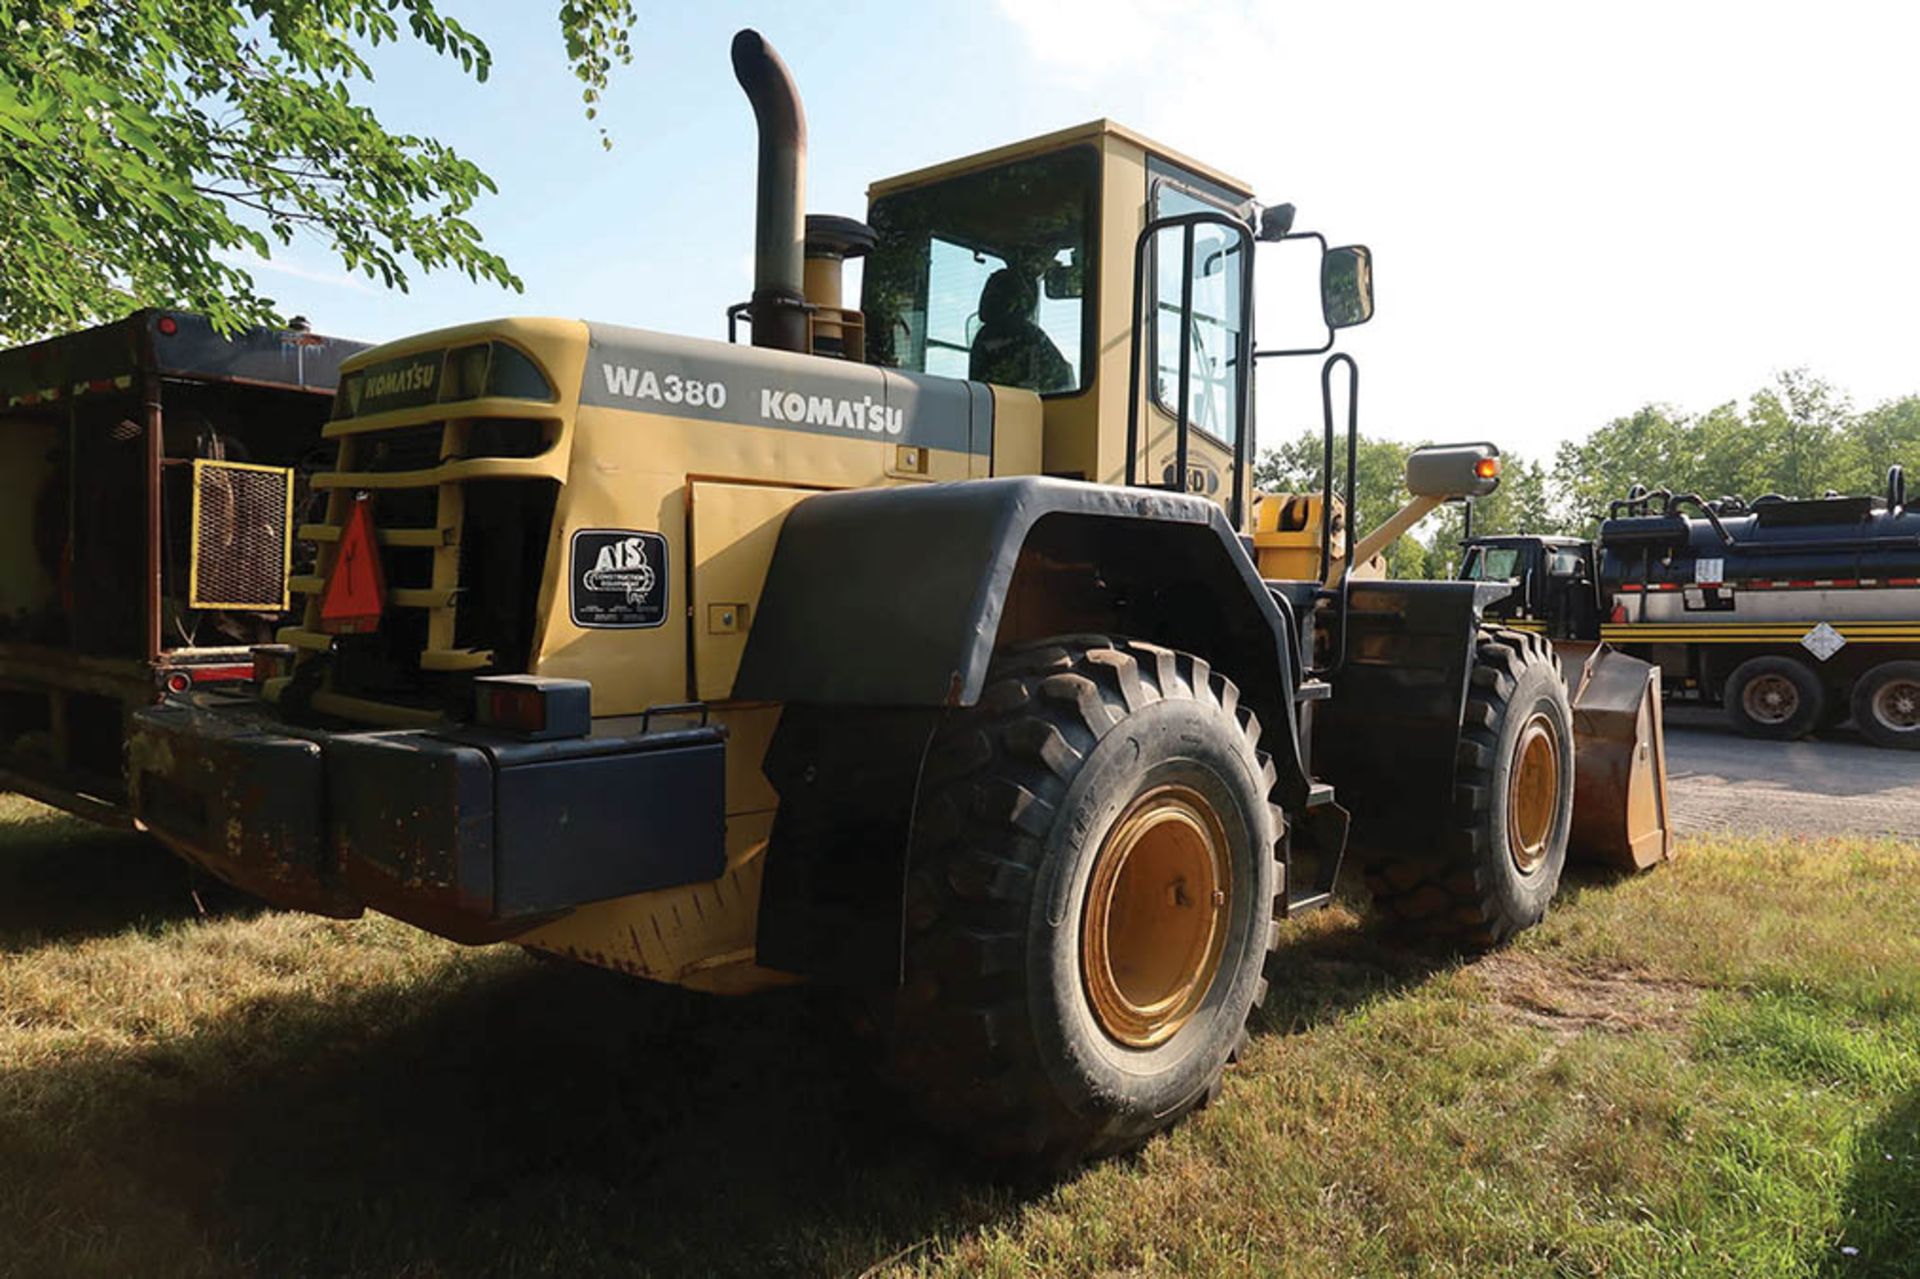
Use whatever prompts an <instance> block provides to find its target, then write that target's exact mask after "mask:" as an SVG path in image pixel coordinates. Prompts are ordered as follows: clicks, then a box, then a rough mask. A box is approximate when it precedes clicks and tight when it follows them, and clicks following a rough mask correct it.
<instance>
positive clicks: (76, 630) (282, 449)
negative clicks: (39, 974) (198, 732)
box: [0, 310, 364, 824]
mask: <svg viewBox="0 0 1920 1279" xmlns="http://www.w3.org/2000/svg"><path fill="white" fill-rule="evenodd" d="M295 325H296V327H293V328H290V329H266V328H256V329H249V330H243V331H240V332H237V333H234V334H232V335H230V336H225V337H223V336H221V335H220V334H219V333H217V332H215V331H214V329H213V327H212V325H211V324H209V323H208V321H207V320H206V319H205V317H203V316H199V315H194V314H190V313H187V312H181V311H165V310H148V311H139V312H136V313H134V314H133V315H130V316H128V317H127V318H126V319H124V320H121V321H119V322H118V323H114V324H105V325H101V326H100V327H98V328H93V329H86V330H83V331H81V332H78V333H71V334H67V335H65V336H62V337H56V338H49V339H47V340H46V341H43V342H36V343H33V344H31V345H28V346H21V347H15V348H13V349H11V350H7V351H0V789H6V790H15V791H19V792H20V793H22V794H25V795H30V796H32V797H34V798H35V799H39V800H42V801H44V802H46V803H49V804H53V805H56V806H58V807H60V808H64V809H67V810H68V811H70V812H74V813H78V814H80V815H81V816H84V817H90V818H93V819H95V820H98V821H106V822H111V823H115V824H124V823H126V822H127V820H128V819H127V812H126V798H127V792H126V781H125V775H124V762H123V756H124V743H125V740H126V734H125V727H126V719H127V715H128V714H129V713H130V711H131V710H132V709H133V708H135V707H139V706H143V705H145V704H147V703H149V702H151V701H153V700H154V699H155V698H156V697H157V696H158V695H159V693H160V692H161V691H162V690H163V689H167V688H170V687H171V688H173V689H175V690H180V689H185V688H189V687H192V686H193V685H195V684H203V683H210V682H218V681H225V680H236V679H245V678H247V677H248V675H249V674H250V673H251V663H252V657H251V654H250V652H249V648H250V646H252V645H254V644H259V643H266V642H271V641H272V639H273V637H274V631H275V628H277V627H278V626H279V625H280V624H281V623H282V622H283V621H284V620H285V617H286V613H287V610H288V607H289V597H288V579H289V577H290V576H292V575H293V574H296V573H299V572H301V571H302V569H303V567H304V566H306V565H310V564H311V561H312V558H313V548H312V546H311V545H310V544H303V543H302V542H301V541H300V540H299V538H298V536H297V531H298V527H299V525H300V523H301V522H302V521H303V519H304V514H305V507H306V505H307V502H308V498H309V477H310V476H311V474H312V473H313V472H314V470H316V469H318V468H320V467H321V466H323V465H324V464H326V463H327V461H328V460H329V456H330V451H329V450H326V449H323V447H322V445H321V440H320V428H321V426H322V425H323V424H324V423H325V422H326V420H327V416H328V414H329V412H330V411H331V408H332V403H333V390H334V385H335V383H336V382H337V381H338V379H339V370H340V361H341V360H343V359H345V358H346V357H347V356H349V355H351V354H353V353H354V352H356V351H359V350H361V349H363V345H364V344H362V343H358V342H348V341H344V340H342V339H339V338H329V337H322V336H321V335H319V334H317V333H312V332H309V331H307V330H306V329H305V328H304V327H301V326H300V325H299V322H298V321H296V322H295Z"/></svg>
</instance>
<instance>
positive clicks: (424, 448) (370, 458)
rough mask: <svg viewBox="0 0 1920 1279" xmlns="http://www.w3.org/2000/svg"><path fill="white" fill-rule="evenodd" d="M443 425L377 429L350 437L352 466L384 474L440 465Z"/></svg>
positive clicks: (444, 428) (438, 423)
mask: <svg viewBox="0 0 1920 1279" xmlns="http://www.w3.org/2000/svg"><path fill="white" fill-rule="evenodd" d="M445 436H446V427H445V425H444V424H443V423H440V422H427V423H425V424H423V425H420V426H403V427H400V428H398V429H397V430H392V431H379V432H375V433H373V434H369V435H363V436H360V437H358V438H357V439H355V440H354V447H353V469H354V470H356V471H376V472H379V473H381V474H387V473H389V472H393V471H431V470H432V469H433V468H434V467H436V466H438V465H440V448H441V441H442V440H443V439H444V438H445Z"/></svg>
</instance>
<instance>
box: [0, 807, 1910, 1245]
mask: <svg viewBox="0 0 1920 1279" xmlns="http://www.w3.org/2000/svg"><path fill="white" fill-rule="evenodd" d="M209 904H210V905H214V906H215V907H216V909H215V911H214V913H213V914H212V915H210V916H208V917H205V918H202V917H200V916H199V915H198V914H197V912H196V909H195V906H194V902H193V899H192V897H191V896H190V895H189V891H188V880H187V877H186V873H185V871H184V869H183V868H181V867H180V866H179V865H178V864H176V863H174V862H172V861H171V860H169V859H167V858H165V857H164V856H162V855H160V854H158V853H156V852H155V851H154V850H153V849H151V848H150V847H148V846H147V845H145V844H144V843H142V842H141V841H139V840H137V839H134V838H132V837H116V836H108V835H102V834H99V833H96V832H94V831H92V830H90V829H88V828H86V827H83V826H81V825H78V824H77V823H73V822H70V821H67V820H65V819H62V818H57V817H54V816H52V815H50V814H48V813H46V811H45V810H42V809H37V808H34V807H33V806H31V805H27V804H25V803H23V802H21V801H17V800H11V799H7V800H0V1273H6V1274H19V1275H35V1276H38V1275H65V1274H108V1275H175V1274H181V1275H189V1274H190V1275H200V1274H208V1275H229V1274H257V1275H265V1276H298V1275H332V1274H367V1275H410V1276H470V1275H480V1274H508V1275H536V1274H550V1273H565V1274H583V1273H663V1274H672V1273H692V1274H709V1273H713V1274H738V1275H763V1274H774V1273H800V1274H815V1273H821V1274H843V1273H844V1274H860V1273H862V1272H864V1271H868V1270H869V1269H871V1270H872V1271H873V1272H874V1273H908V1274H919V1273H928V1274H969V1275H970V1274H976V1273H986V1274H995V1275H1037V1274H1046V1275H1053V1274H1110V1275H1157V1274H1164V1273H1170V1272H1190V1273H1197V1274H1237V1273H1248V1272H1251V1273H1264V1274H1285V1275H1329V1276H1332V1275H1341V1276H1346V1275H1376V1274H1380V1275H1388V1274H1411V1275H1436V1276H1437V1275H1459V1276H1505V1275H1554V1276H1573V1275H1608V1276H1616V1275H1617V1276H1633V1275H1727V1276H1743V1277H1754V1276H1776V1275H1807V1276H1867V1275H1874V1276H1913V1275H1920V850H1915V849H1912V848H1909V847H1904V846H1899V845H1893V844H1879V845H1873V844H1797V845H1786V846H1781V845H1769V844H1762V843H1758V842H1753V843H1720V844H1713V845H1700V844H1695V845H1693V846H1690V847H1687V848H1686V849H1685V855H1684V858H1683V860H1682V861H1681V862H1679V863H1678V864H1676V865H1674V866H1671V867H1668V868H1665V869H1662V870H1660V871H1659V872H1657V873H1655V874H1652V875H1649V876H1646V877H1643V878H1639V879H1634V880H1627V881H1604V882H1596V881H1589V882H1584V883H1581V884H1578V885H1576V886H1574V888H1573V889H1572V891H1571V892H1570V894H1569V895H1568V897H1567V898H1566V900H1564V901H1563V903H1562V905H1561V906H1560V907H1559V908H1557V910H1556V912H1555V914H1554V915H1553V917H1552V918H1551V920H1550V921H1549V923H1548V924H1547V925H1546V926H1545V927H1543V928H1541V929H1539V930H1537V931H1536V932H1535V933H1533V934H1531V935H1529V936H1528V937H1526V938H1525V939H1524V940H1523V941H1522V942H1521V943H1520V944H1518V945H1516V946H1514V947H1513V948H1511V949H1510V950H1508V951H1506V952H1503V953H1501V954H1499V955H1495V956H1492V957H1488V958H1483V959H1480V960H1477V961H1473V962H1467V963H1458V962H1453V961H1447V960H1442V959H1436V958H1433V957H1429V956H1422V955H1420V954H1418V953H1415V952H1409V951H1406V950H1402V949H1398V948H1395V947H1392V946H1390V945H1388V944H1386V942H1385V941H1384V940H1383V939H1382V938H1381V937H1379V936H1377V935H1375V934H1374V933H1373V932H1371V931H1370V930H1369V929H1367V928H1366V927H1365V926H1363V925H1361V924H1358V923H1357V922H1356V921H1355V919H1354V917H1353V916H1352V915H1351V914H1349V913H1347V912H1345V911H1342V910H1335V911H1330V912H1327V913H1326V914H1324V915H1322V916H1319V917H1317V918H1315V919H1313V920H1311V921H1309V922H1307V923H1305V924H1303V925H1300V926H1297V927H1295V928H1294V929H1293V931H1292V932H1291V933H1290V934H1289V937H1288V939H1287V943H1286V953H1285V955H1284V957H1283V960H1282V964H1281V968H1280V971H1281V973H1282V977H1281V980H1280V981H1278V982H1277V983H1276V985H1275V990H1274V996H1273V998H1272V999H1271V1000H1270V1002H1269V1004H1268V1007H1267V1009H1266V1011H1265V1012H1264V1013H1263V1014H1262V1016H1261V1019H1260V1021H1259V1024H1258V1029H1259V1031H1260V1033H1259V1034H1258V1036H1257V1037H1256V1039H1255V1041H1254V1044H1253V1047H1252V1049H1251V1051H1250V1053H1249V1054H1248V1056H1247V1058H1246V1060H1245V1061H1244V1062H1243V1064H1242V1065H1241V1066H1240V1067H1239V1068H1238V1069H1237V1070H1236V1071H1235V1072H1234V1074H1233V1076H1232V1077H1231V1080H1230V1084H1229V1086H1228V1088H1227V1090H1226V1093H1225V1095H1224V1097H1223V1098H1222V1099H1221V1101H1220V1102H1219V1103H1218V1104H1216V1105H1215V1106H1214V1107H1212V1108H1211V1109H1210V1110H1208V1111H1206V1112H1204V1113H1203V1114H1201V1115H1200V1116H1198V1117H1197V1118H1196V1119H1195V1120H1193V1121H1192V1122H1189V1123H1187V1124H1186V1125H1184V1126H1183V1127H1181V1128H1180V1129H1179V1130H1177V1131H1176V1132H1175V1133H1173V1134H1172V1135H1171V1136H1169V1137H1167V1138H1163V1139H1161V1140H1158V1141H1156V1142H1154V1143H1153V1144H1152V1145H1151V1146H1150V1147H1148V1149H1147V1150H1146V1151H1145V1152H1144V1153H1143V1154H1141V1155H1140V1156H1139V1157H1138V1158H1137V1159H1134V1160H1130V1161H1126V1162H1121V1163H1114V1164H1108V1165H1105V1166H1101V1167H1096V1168H1092V1169H1089V1170H1086V1171H1084V1172H1082V1173H1080V1174H1079V1175H1077V1176H1076V1177H1073V1178H1071V1179H1069V1180H1068V1181H1066V1182H1064V1183H1061V1184H1058V1185H1054V1186H1050V1187H1025V1188H1016V1187H1008V1186H999V1185H994V1184H990V1183H988V1182H986V1181H984V1180H982V1179H980V1178H979V1177H978V1176H977V1175H976V1174H974V1173H973V1172H971V1171H970V1170H969V1169H967V1168H966V1167H964V1166H961V1165H959V1164H957V1163H956V1162H954V1161H952V1160H950V1159H948V1158H946V1157H945V1156H944V1154H943V1152H942V1151H941V1150H940V1149H939V1148H938V1147H937V1146H936V1145H934V1144H932V1143H931V1142H929V1141H928V1140H926V1139H924V1138H923V1137H921V1136H920V1135H919V1134H918V1133H917V1132H915V1131H914V1130H912V1129H911V1128H909V1127H907V1126H906V1125H904V1124H903V1123H902V1122H901V1120H900V1118H899V1112H898V1111H897V1110H896V1109H895V1108H894V1107H893V1106H892V1105H891V1104H890V1103H889V1102H888V1101H887V1100H886V1099H885V1098H884V1097H880V1096H876V1095H874V1094H873V1093H872V1092H871V1091H870V1090H869V1089H868V1088H867V1086H866V1085H865V1084H864V1083H863V1082H862V1076H861V1074H860V1072H859V1070H858V1069H857V1067H856V1063H855V1061H854V1059H853V1056H852V1054H851V1052H850V1051H849V1050H848V1049H847V1048H846V1047H845V1045H844V1044H843V1043H842V1042H841V1039H840V1037H839V1035H838V1033H837V1031H836V1023H835V1020H834V1018H833V1017H832V1015H831V1013H830V1011H829V1009H828V1007H827V1005H826V1004H825V1002H824V1001H823V1000H822V999H821V998H820V997H818V996H813V995H809V994H807V993H806V992H804V991H792V992H784V993H782V994H780V995H778V996H775V997H770V998H762V999H757V1000H751V1001H745V1002H720V1001H709V1000H705V999H702V998H698V997H694V996H688V995H684V994H681V993H679V992H676V991H671V990H660V989H653V988H649V987H646V986H644V985H640V984H638V983H632V982H627V981H623V980H621V979H618V978H614V977H611V976H607V975H603V974H600V973H596V972H591V971H585V970H576V969H572V968H568V967H565V966H560V965H554V964H546V963H540V962H536V961H534V960H532V959H530V958H527V957H525V956H523V955H522V954H521V953H519V952H518V951H515V950H512V949H495V950H481V951H475V950H461V949H459V948H456V947H453V946H451V945H447V944H445V943H441V942H438V941H435V940H433V939H430V938H427V937H425V936H423V935H421V934H418V933H415V932H413V931H412V930H410V929H407V928H404V927H402V926H400V925H397V924H394V923H392V922H391V921H387V920H383V919H367V920H363V921H360V922H357V923H351V924H342V923H333V922H328V921H324V920H317V919H309V918H303V917H298V916H291V915H280V914H275V913H271V912H253V911H248V910H246V909H244V908H241V907H238V906H237V905H236V904H234V903H233V902H232V901H231V900H230V899H229V900H227V901H225V902H219V903H211V902H210V903H209Z"/></svg>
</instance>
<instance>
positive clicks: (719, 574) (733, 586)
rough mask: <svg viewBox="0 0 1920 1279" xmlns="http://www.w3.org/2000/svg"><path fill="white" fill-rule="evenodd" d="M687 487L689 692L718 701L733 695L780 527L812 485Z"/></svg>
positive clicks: (812, 493)
mask: <svg viewBox="0 0 1920 1279" xmlns="http://www.w3.org/2000/svg"><path fill="white" fill-rule="evenodd" d="M692 490H693V541H692V555H693V619H692V621H693V676H694V697H695V699H696V700H698V701H703V702H719V701H725V700H726V699H727V698H728V697H730V696H732V694H733V677H734V675H735V673H736V672H738V671H739V669H740V655H741V654H742V653H744V652H745V651H746V648H747V634H748V632H749V631H750V630H751V629H752V627H753V614H754V610H755V609H757V608H758V607H759V606H760V589H761V587H763V586H765V585H766V581H767V565H768V563H769V562H770V561H771V560H772V559H773V548H774V544H775V543H776V542H778V541H779V538H780V526H781V525H782V524H783V523H784V522H785V521H786V516H787V512H788V511H790V510H792V509H793V508H794V506H795V504H797V503H799V502H802V501H804V500H806V499H807V498H809V497H812V496H813V495H814V493H816V492H818V491H819V490H817V489H799V488H783V487H776V486H773V485H767V484H715V483H702V482H699V481H696V482H695V483H694V484H693V485H692Z"/></svg>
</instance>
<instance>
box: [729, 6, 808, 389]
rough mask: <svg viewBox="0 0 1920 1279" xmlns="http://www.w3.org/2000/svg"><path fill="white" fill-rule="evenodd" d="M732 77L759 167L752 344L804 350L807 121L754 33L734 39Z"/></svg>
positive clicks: (776, 59) (785, 76)
mask: <svg viewBox="0 0 1920 1279" xmlns="http://www.w3.org/2000/svg"><path fill="white" fill-rule="evenodd" d="M733 74H734V77H735V78H736V79H738V80H739V81H740V87H741V88H742V89H744V90H746V93H747V100H748V101H749V102H751V103H753V116H754V120H755V121H756V122H757V123H758V125H759V129H760V169H759V178H758V190H757V193H756V196H755V201H754V219H753V301H752V303H751V304H750V307H751V311H750V313H751V315H752V318H753V344H754V345H755V346H769V347H777V348H779V349H780V350H783V351H805V350H806V349H807V310H806V267H805V252H806V250H805V245H806V227H805V222H804V220H803V219H802V217H801V210H802V209H803V208H804V207H805V205H806V186H807V116H806V112H805V111H803V110H802V109H801V107H800V91H799V90H798V89H796V88H795V87H794V83H793V74H792V73H791V72H790V71H788V70H787V64H786V63H784V62H782V61H781V60H780V55H779V54H777V53H775V52H774V51H773V46H771V45H769V44H768V43H767V42H766V39H765V38H764V37H762V36H761V34H760V33H759V32H758V31H754V30H752V29H751V28H749V29H747V30H744V31H741V32H740V33H739V34H737V35H735V36H734V37H733Z"/></svg>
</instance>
